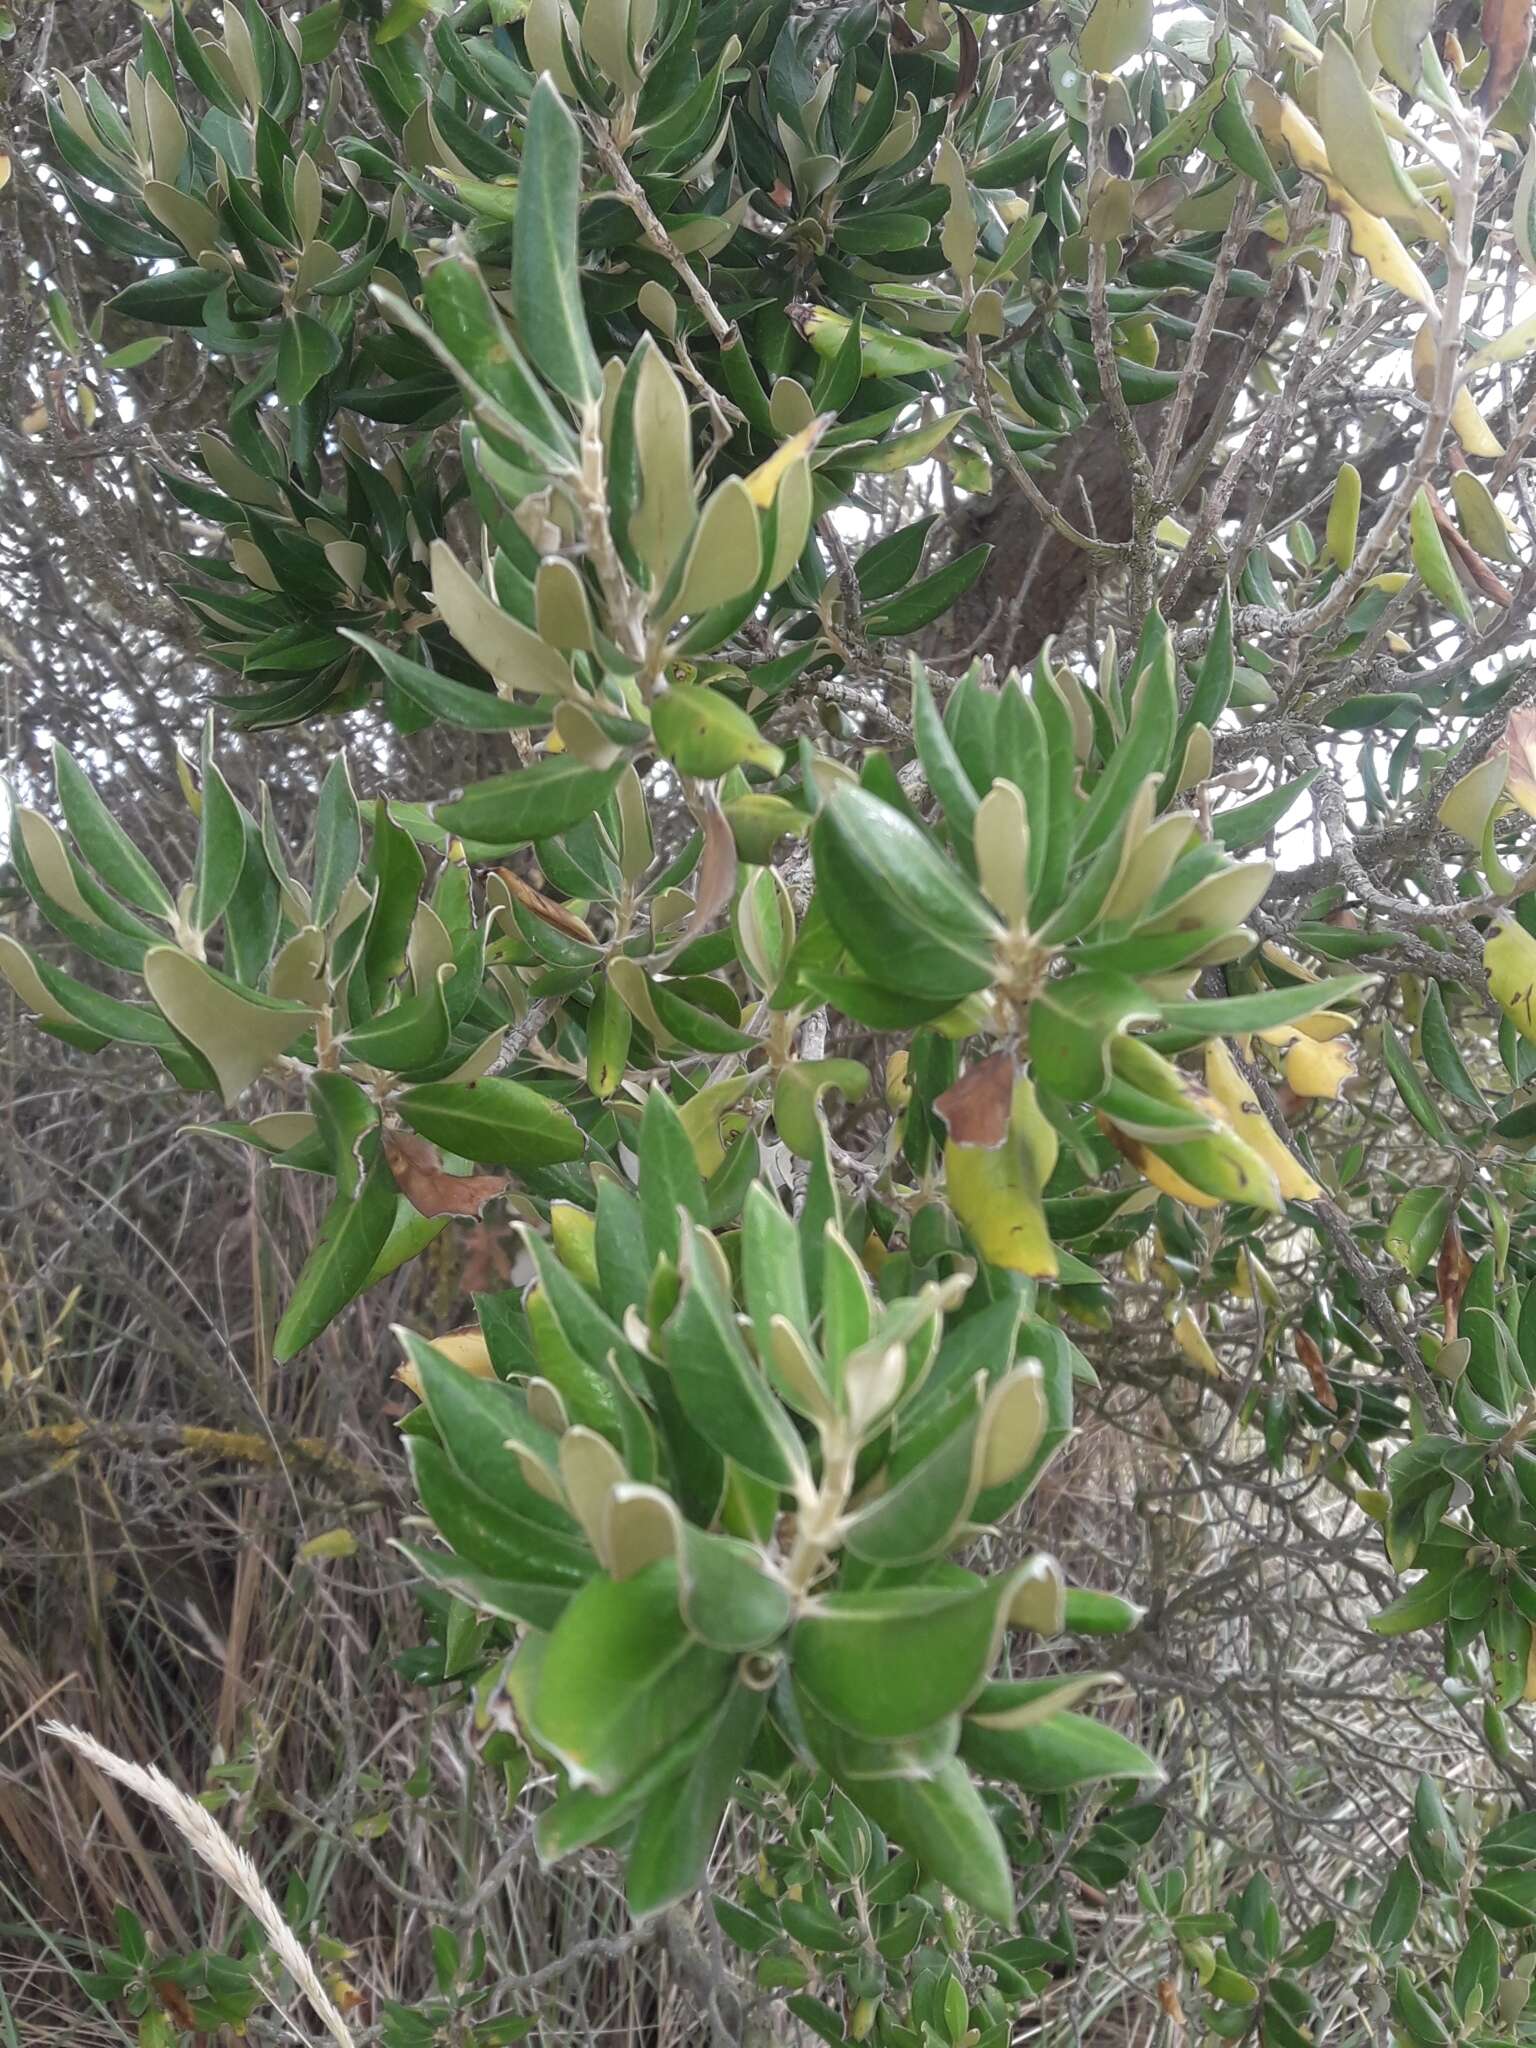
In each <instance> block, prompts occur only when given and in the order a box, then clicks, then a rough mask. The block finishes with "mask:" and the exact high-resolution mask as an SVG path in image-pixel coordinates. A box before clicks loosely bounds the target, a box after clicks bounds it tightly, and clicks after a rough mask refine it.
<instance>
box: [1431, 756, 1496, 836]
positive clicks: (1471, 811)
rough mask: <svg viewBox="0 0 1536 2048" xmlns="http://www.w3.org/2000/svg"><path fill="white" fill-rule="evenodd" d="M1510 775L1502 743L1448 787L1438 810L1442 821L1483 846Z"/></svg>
mask: <svg viewBox="0 0 1536 2048" xmlns="http://www.w3.org/2000/svg"><path fill="white" fill-rule="evenodd" d="M1508 775H1509V756H1508V754H1507V752H1506V751H1505V750H1504V748H1503V747H1496V748H1495V749H1494V751H1493V752H1492V753H1491V754H1490V755H1489V756H1488V758H1487V759H1486V760H1485V761H1479V762H1478V764H1477V766H1476V767H1475V768H1472V769H1469V770H1468V772H1467V773H1466V774H1465V775H1463V776H1462V777H1461V779H1460V781H1459V782H1456V783H1453V784H1452V786H1451V788H1450V789H1449V790H1447V792H1446V794H1445V799H1444V801H1443V802H1442V804H1441V806H1440V809H1439V812H1438V814H1437V815H1438V817H1439V819H1440V822H1441V824H1442V825H1444V826H1445V828H1446V830H1447V831H1448V832H1455V833H1458V834H1459V835H1460V836H1461V837H1462V838H1463V839H1465V840H1468V841H1470V843H1471V844H1472V845H1473V846H1481V845H1482V843H1483V833H1484V831H1485V830H1486V829H1487V825H1488V820H1489V819H1490V818H1491V817H1492V816H1493V814H1494V812H1495V811H1496V810H1497V809H1498V807H1499V804H1500V803H1501V802H1502V801H1503V798H1504V785H1505V782H1506V780H1507V778H1508Z"/></svg>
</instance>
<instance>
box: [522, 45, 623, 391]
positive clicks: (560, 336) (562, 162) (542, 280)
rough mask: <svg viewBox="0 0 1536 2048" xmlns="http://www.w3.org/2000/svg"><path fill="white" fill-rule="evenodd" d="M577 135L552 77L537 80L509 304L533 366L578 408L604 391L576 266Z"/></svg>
mask: <svg viewBox="0 0 1536 2048" xmlns="http://www.w3.org/2000/svg"><path fill="white" fill-rule="evenodd" d="M580 203H581V137H580V135H579V133H578V132H577V128H576V123H575V121H574V120H573V119H572V118H571V113H570V109H569V108H568V107H567V106H566V104H565V102H564V100H562V99H561V97H560V94H559V91H558V90H557V88H556V86H555V83H554V80H553V79H551V78H550V77H549V76H548V75H547V74H546V75H545V76H543V77H541V78H540V80H539V82H538V84H537V85H536V86H535V87H534V89H533V97H532V99H531V100H530V101H529V103H528V124H527V127H526V129H525V131H524V135H523V160H522V175H521V178H520V180H519V183H518V224H517V233H516V235H515V236H514V237H513V244H512V304H513V309H514V311H515V312H516V314H517V324H518V331H519V332H520V334H521V335H522V338H523V342H524V345H525V346H526V348H527V350H528V353H529V355H530V356H531V357H532V358H533V362H534V367H535V368H536V369H538V370H539V371H540V372H541V373H542V374H543V376H544V377H546V378H547V379H548V381H549V382H550V383H551V384H553V385H554V387H555V389H556V390H557V391H560V392H563V393H564V395H565V396H566V397H567V398H569V399H571V400H572V401H573V402H574V403H575V404H578V405H583V406H585V405H592V404H595V403H596V401H597V398H598V395H599V393H600V392H601V389H602V376H601V373H600V372H599V370H598V367H597V357H596V356H595V355H594V353H593V350H592V340H591V336H590V335H589V334H588V332H587V317H586V314H585V312H584V311H583V310H582V304H581V279H580V272H579V269H578V266H577V254H576V227H577V214H578V210H579V207H580Z"/></svg>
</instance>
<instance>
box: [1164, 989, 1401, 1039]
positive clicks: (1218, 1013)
mask: <svg viewBox="0 0 1536 2048" xmlns="http://www.w3.org/2000/svg"><path fill="white" fill-rule="evenodd" d="M1375 980H1376V977H1375V975H1373V974H1341V975H1337V976H1335V978H1334V979H1333V980H1332V981H1307V982H1300V983H1297V984H1296V985H1294V986H1293V987H1290V988H1272V989H1263V990H1260V991H1259V992H1257V993H1256V994H1253V995H1245V996H1215V997H1212V998H1211V1000H1210V1001H1208V1002H1189V1001H1186V1000H1184V999H1182V998H1178V999H1175V1000H1173V1001H1170V1002H1162V1003H1159V1004H1158V1006H1157V1008H1158V1013H1159V1015H1160V1016H1161V1017H1162V1020H1163V1022H1164V1023H1165V1024H1171V1025H1174V1026H1176V1027H1177V1028H1180V1029H1184V1028H1187V1029H1189V1030H1190V1031H1199V1032H1200V1033H1201V1034H1202V1035H1203V1036H1204V1037H1206V1038H1220V1037H1229V1036H1232V1035H1234V1034H1236V1033H1239V1032H1249V1031H1273V1030H1276V1029H1278V1028H1279V1026H1281V1025H1282V1024H1292V1023H1294V1022H1295V1021H1296V1019H1297V1018H1298V1017H1310V1016H1312V1015H1313V1014H1314V1013H1315V1012H1316V1011H1318V1010H1331V1009H1334V1008H1336V1007H1337V1005H1338V1004H1339V1003H1342V1002H1344V1001H1346V1000H1347V999H1348V998H1349V997H1350V996H1356V995H1358V994H1359V993H1360V991H1361V990H1362V989H1365V988H1370V987H1372V986H1373V984H1374V983H1375Z"/></svg>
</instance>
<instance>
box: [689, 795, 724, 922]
mask: <svg viewBox="0 0 1536 2048" xmlns="http://www.w3.org/2000/svg"><path fill="white" fill-rule="evenodd" d="M703 823H704V853H703V857H702V858H701V860H700V861H699V873H698V880H697V881H696V882H695V884H694V890H693V909H692V910H691V911H690V912H689V914H688V920H687V922H686V923H685V924H684V926H683V930H682V936H683V938H685V939H694V938H697V937H698V935H699V933H700V932H702V931H706V930H707V929H708V928H709V926H710V925H712V924H713V923H714V921H715V919H716V918H717V917H718V916H719V915H720V913H721V911H722V910H724V908H725V906H726V905H727V903H729V902H730V900H731V896H732V893H733V892H734V890H735V887H736V839H735V835H734V834H733V832H732V831H731V828H730V826H729V825H728V824H727V823H726V821H725V813H724V811H722V810H721V808H720V806H719V805H718V804H717V803H716V802H715V800H714V798H713V797H711V798H710V799H709V800H708V804H707V807H706V809H705V811H704V820H703Z"/></svg>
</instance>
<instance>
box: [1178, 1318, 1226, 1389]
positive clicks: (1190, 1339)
mask: <svg viewBox="0 0 1536 2048" xmlns="http://www.w3.org/2000/svg"><path fill="white" fill-rule="evenodd" d="M1173 1341H1174V1343H1175V1344H1177V1345H1178V1347H1179V1349H1180V1350H1181V1351H1182V1352H1183V1354H1184V1356H1185V1357H1186V1358H1187V1359H1188V1360H1189V1362H1190V1364H1191V1365H1193V1366H1195V1367H1197V1368H1198V1369H1199V1370H1200V1371H1201V1372H1203V1373H1204V1374H1205V1375H1206V1377H1207V1378H1208V1379H1213V1380H1224V1379H1225V1378H1226V1376H1227V1375H1226V1371H1225V1369H1224V1368H1223V1366H1222V1363H1221V1360H1220V1359H1219V1358H1218V1357H1217V1356H1216V1354H1215V1352H1214V1351H1213V1350H1212V1349H1211V1346H1210V1342H1209V1340H1208V1338H1207V1337H1206V1334H1205V1332H1204V1330H1202V1329H1201V1327H1200V1325H1199V1324H1198V1323H1197V1322H1196V1321H1195V1318H1194V1313H1193V1311H1192V1310H1190V1309H1188V1308H1181V1309H1180V1310H1179V1311H1178V1313H1177V1314H1176V1315H1175V1316H1174V1318H1173Z"/></svg>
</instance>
